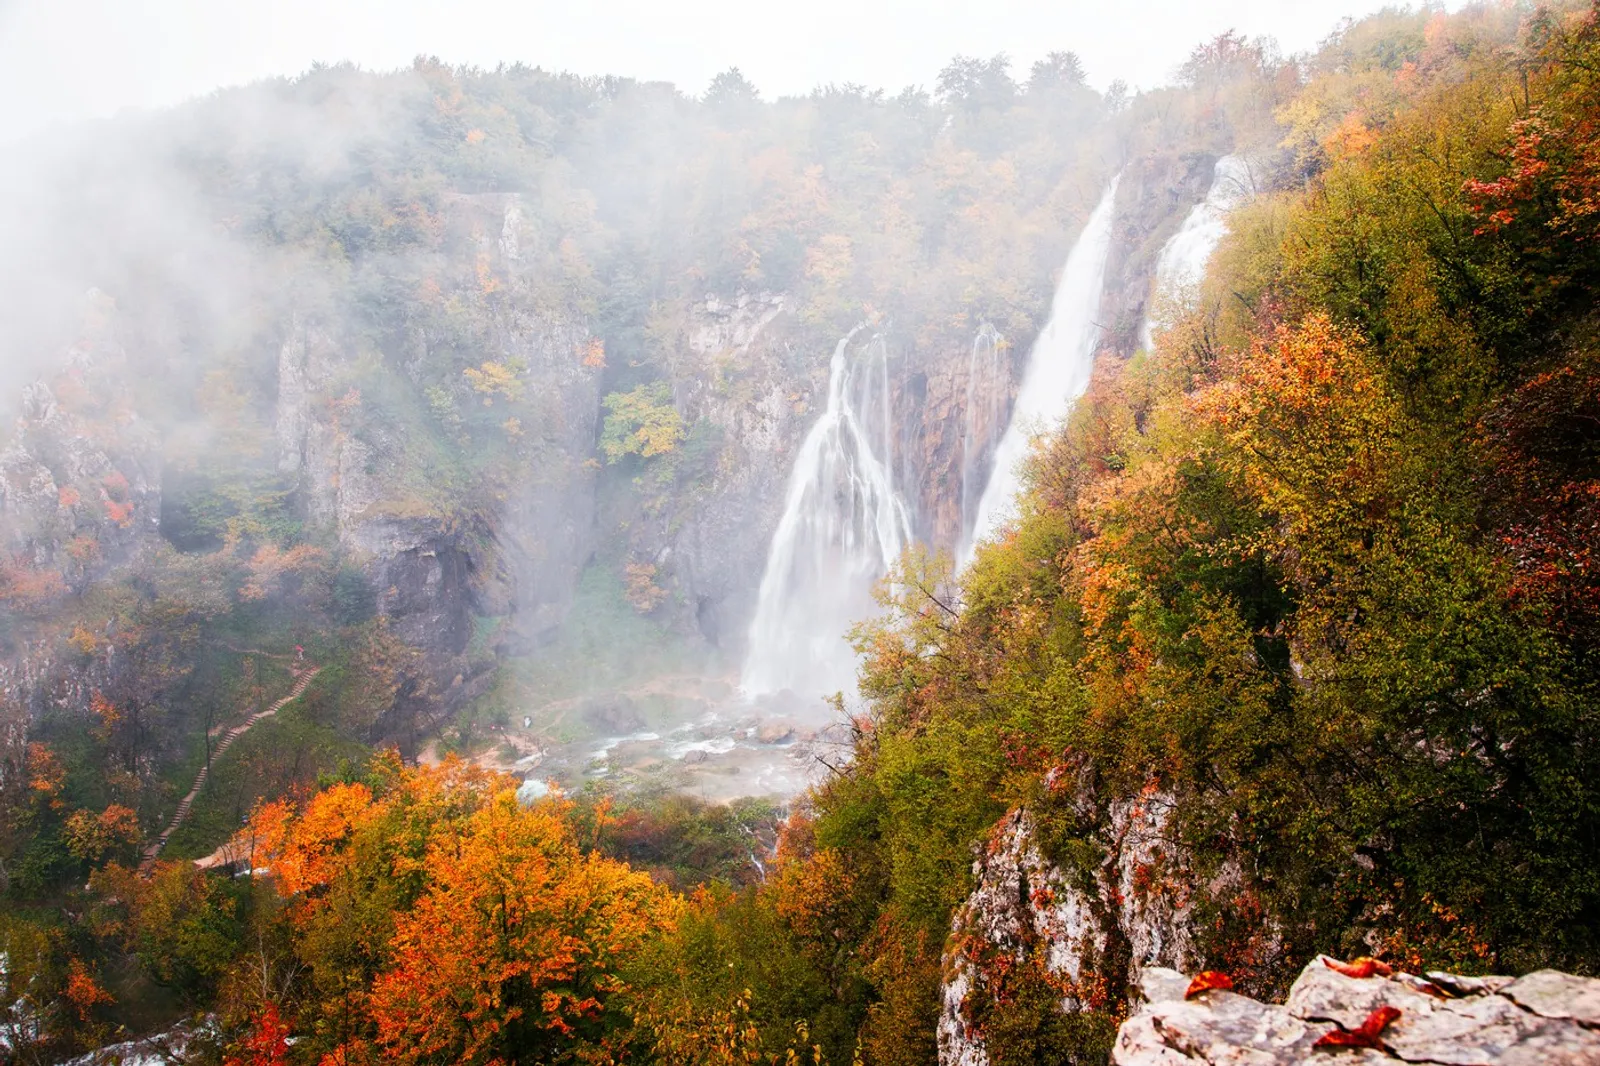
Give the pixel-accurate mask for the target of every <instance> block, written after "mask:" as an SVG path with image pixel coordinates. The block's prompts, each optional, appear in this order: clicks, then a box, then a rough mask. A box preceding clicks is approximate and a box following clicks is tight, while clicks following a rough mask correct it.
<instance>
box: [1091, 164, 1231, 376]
mask: <svg viewBox="0 0 1600 1066" xmlns="http://www.w3.org/2000/svg"><path fill="white" fill-rule="evenodd" d="M1216 161H1217V160H1216V157H1215V156H1213V155H1210V154H1207V153H1200V152H1195V153H1185V154H1184V155H1181V156H1179V155H1170V154H1166V153H1160V152H1153V153H1150V154H1149V155H1146V156H1143V157H1141V158H1139V159H1136V160H1133V161H1132V162H1130V163H1129V164H1128V165H1127V167H1126V168H1125V169H1124V170H1123V172H1122V181H1121V183H1120V184H1119V185H1118V186H1117V212H1116V216H1115V220H1114V222H1113V223H1112V225H1113V234H1114V236H1113V238H1112V243H1111V255H1110V257H1109V259H1108V261H1107V263H1106V288H1105V296H1104V298H1103V299H1102V300H1101V305H1100V321H1101V322H1103V323H1104V324H1105V335H1104V338H1103V340H1102V342H1101V343H1102V352H1105V353H1111V354H1115V355H1120V356H1124V357H1126V356H1129V355H1132V354H1133V352H1134V349H1135V348H1136V347H1137V346H1138V338H1139V330H1140V327H1141V325H1142V324H1143V323H1144V319H1145V316H1146V315H1147V314H1148V312H1149V306H1148V305H1149V301H1150V297H1151V295H1152V293H1151V284H1152V280H1153V279H1154V277H1155V271H1156V261H1157V260H1158V259H1159V258H1160V256H1161V248H1162V246H1163V245H1164V244H1165V243H1166V242H1167V240H1168V238H1170V237H1171V236H1172V235H1173V234H1174V233H1176V232H1177V230H1178V227H1179V226H1181V225H1182V224H1183V219H1184V216H1185V215H1187V214H1188V213H1189V210H1190V208H1192V207H1193V206H1194V205H1195V204H1198V203H1199V202H1200V201H1201V200H1203V199H1205V196H1206V190H1207V189H1208V188H1209V187H1210V185H1211V173H1212V169H1213V168H1214V166H1215V165H1216Z"/></svg>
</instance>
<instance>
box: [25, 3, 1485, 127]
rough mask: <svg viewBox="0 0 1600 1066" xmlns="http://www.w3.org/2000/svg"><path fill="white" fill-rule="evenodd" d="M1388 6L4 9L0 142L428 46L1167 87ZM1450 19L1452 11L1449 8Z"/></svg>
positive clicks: (377, 65) (582, 60)
mask: <svg viewBox="0 0 1600 1066" xmlns="http://www.w3.org/2000/svg"><path fill="white" fill-rule="evenodd" d="M1380 6H1383V4H1382V2H1381V0H983V2H976V3H951V2H948V0H790V2H787V3H782V4H776V3H772V2H770V0H768V2H761V0H677V2H673V0H588V2H584V0H564V2H550V0H448V2H447V0H433V2H429V0H0V143H3V142H5V141H11V140H14V139H15V138H16V137H18V136H20V135H24V134H28V133H32V132H36V131H38V130H40V129H43V128H45V127H48V126H49V125H50V124H52V123H54V122H57V121H61V120H63V119H76V118H84V117H97V116H106V115H111V114H115V113H116V112H117V111H119V110H121V109H123V108H128V107H133V108H147V107H154V106H162V105H167V104H173V103H177V102H179V101H181V100H184V99H187V98H189V97H193V96H197V95H202V94H204V93H206V92H209V91H210V90H212V89H215V88H218V87H220V86H226V85H237V84H241V83H244V82H249V81H254V80H257V79H260V78H264V77H270V76H273V75H278V74H294V73H298V72H300V71H302V70H304V69H305V68H306V67H308V66H309V65H310V64H311V63H313V62H315V61H323V62H336V61H339V60H351V61H354V62H355V63H358V64H360V65H361V66H363V67H367V68H370V69H390V68H393V67H399V66H406V65H409V63H410V62H411V59H412V57H413V56H415V55H417V54H419V53H426V54H431V55H437V56H439V57H440V58H441V59H444V60H446V61H448V62H452V63H473V64H477V65H479V66H486V67H492V66H494V65H495V64H497V63H500V62H508V63H509V62H515V61H518V60H520V61H522V62H524V63H527V64H529V65H538V66H542V67H545V68H546V69H551V70H570V71H574V72H576V73H580V74H623V75H629V76H632V77H636V78H641V79H652V80H665V81H671V82H674V83H676V84H677V85H678V86H679V87H680V88H682V89H684V90H685V91H688V92H699V91H701V90H702V89H704V87H705V85H706V83H707V82H708V81H709V80H710V79H711V77H712V76H713V75H714V74H716V73H717V72H718V71H720V70H725V69H727V68H728V67H730V66H738V67H739V68H740V69H741V70H742V71H743V72H744V73H745V75H746V76H747V77H749V78H750V80H751V81H753V82H754V83H755V84H756V86H757V87H758V88H759V89H760V90H761V91H762V93H763V95H765V96H767V97H768V98H769V99H770V98H773V97H776V96H780V95H789V94H795V93H804V92H807V91H809V90H810V89H811V88H813V87H814V86H816V85H819V84H822V83H826V82H830V81H831V82H847V81H849V82H859V83H861V84H864V85H867V86H869V87H872V88H884V89H888V90H891V91H895V90H898V89H900V88H902V87H904V86H906V85H922V86H925V87H929V88H931V87H932V84H933V81H934V78H935V76H936V75H937V73H938V71H939V68H940V67H942V66H943V65H944V63H945V62H947V61H948V60H949V58H950V57H951V56H953V55H956V54H964V55H976V56H989V55H993V54H994V53H996V52H1006V53H1008V54H1010V55H1011V57H1012V59H1013V60H1014V61H1015V63H1016V67H1015V70H1016V72H1017V73H1018V74H1025V73H1026V71H1027V68H1028V66H1029V64H1031V63H1032V62H1033V61H1034V60H1035V59H1037V58H1039V57H1040V56H1042V55H1043V54H1044V53H1045V52H1048V51H1052V50H1057V49H1071V50H1073V51H1075V52H1077V53H1078V54H1079V55H1080V56H1081V57H1082V59H1083V62H1084V65H1085V67H1086V68H1087V70H1088V72H1089V77H1090V80H1091V81H1092V82H1093V83H1094V84H1096V85H1097V86H1100V87H1104V86H1105V85H1106V84H1108V83H1109V82H1111V81H1112V80H1113V79H1115V78H1122V79H1124V80H1126V81H1127V82H1129V83H1130V84H1131V85H1134V86H1144V87H1150V86H1154V85H1158V84H1160V83H1162V82H1164V81H1165V80H1167V77H1168V76H1169V75H1170V73H1171V72H1172V70H1173V69H1174V68H1175V67H1176V66H1177V65H1178V64H1179V63H1180V62H1181V61H1182V60H1183V58H1184V56H1185V55H1187V54H1188V52H1189V50H1190V49H1191V48H1193V47H1194V45H1195V44H1197V43H1198V42H1200V41H1202V40H1205V39H1208V38H1210V37H1213V36H1215V35H1216V34H1218V33H1221V32H1223V31H1225V30H1228V29H1237V30H1239V31H1240V32H1242V33H1245V34H1247V35H1250V36H1256V35H1258V34H1268V35H1271V36H1273V37H1275V38H1277V40H1278V42H1279V43H1280V45H1281V46H1282V47H1283V49H1284V50H1285V51H1286V52H1294V51H1299V50H1301V49H1304V48H1308V47H1310V46H1312V45H1314V44H1315V43H1316V42H1317V41H1318V40H1320V39H1321V38H1323V37H1324V36H1326V35H1327V34H1328V32H1329V31H1330V30H1331V29H1332V28H1333V27H1334V26H1335V25H1336V24H1337V23H1338V21H1339V20H1340V19H1341V18H1343V17H1344V16H1347V15H1360V14H1364V13H1366V12H1368V11H1372V10H1375V9H1376V8H1378V7H1380ZM1450 6H1452V7H1454V6H1456V4H1455V3H1451V5H1450Z"/></svg>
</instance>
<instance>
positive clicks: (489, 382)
mask: <svg viewBox="0 0 1600 1066" xmlns="http://www.w3.org/2000/svg"><path fill="white" fill-rule="evenodd" d="M461 373H462V375H463V376H464V377H465V378H466V379H467V383H468V384H470V385H471V386H472V388H473V391H474V392H476V393H478V394H479V395H480V396H482V397H483V406H485V407H493V406H494V398H495V397H496V396H501V397H504V398H505V399H506V400H507V401H509V402H511V403H516V402H517V401H518V400H520V399H522V392H523V389H524V388H525V387H526V385H525V383H524V382H523V381H522V380H521V379H520V378H519V377H518V376H517V372H516V370H515V369H514V368H512V367H510V366H507V365H506V364H505V363H497V362H494V361H493V360H485V361H484V362H483V363H481V364H480V365H479V366H477V367H476V368H474V367H470V366H469V367H467V368H466V369H465V370H463V371H462V372H461Z"/></svg>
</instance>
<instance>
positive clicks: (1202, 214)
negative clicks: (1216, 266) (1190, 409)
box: [1139, 155, 1255, 351]
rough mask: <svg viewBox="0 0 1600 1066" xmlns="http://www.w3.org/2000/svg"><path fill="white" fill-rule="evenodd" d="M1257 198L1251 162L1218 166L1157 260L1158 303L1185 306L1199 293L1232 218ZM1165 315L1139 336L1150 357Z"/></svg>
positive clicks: (1230, 159)
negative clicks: (1203, 195)
mask: <svg viewBox="0 0 1600 1066" xmlns="http://www.w3.org/2000/svg"><path fill="white" fill-rule="evenodd" d="M1254 193H1255V182H1254V180H1253V179H1252V177H1251V175H1250V164H1249V163H1248V161H1246V160H1245V159H1244V158H1242V157H1240V156H1236V155H1225V156H1223V157H1222V158H1221V159H1219V160H1217V166H1216V169H1215V170H1214V171H1213V172H1212V177H1211V188H1210V190H1209V191H1207V192H1206V198H1205V199H1204V200H1202V201H1201V202H1200V203H1198V204H1196V205H1195V206H1194V209H1193V210H1191V211H1190V212H1189V214H1188V215H1187V216H1185V217H1184V220H1183V225H1181V226H1179V227H1178V232H1177V233H1174V234H1173V235H1172V238H1171V239H1170V240H1168V241H1167V243H1166V244H1164V245H1162V247H1161V255H1160V256H1159V257H1157V259H1156V280H1155V299H1156V301H1159V302H1169V301H1180V300H1183V299H1185V298H1186V297H1187V296H1188V295H1189V294H1190V293H1191V292H1193V290H1194V289H1196V288H1198V287H1199V285H1200V283H1201V282H1202V281H1204V280H1205V276H1206V264H1207V263H1209V262H1210V261H1211V253H1213V252H1215V251H1216V250H1217V245H1218V244H1220V243H1222V238H1223V237H1224V236H1225V235H1226V234H1227V232H1228V212H1230V211H1232V210H1233V209H1234V208H1235V207H1237V206H1239V204H1241V203H1243V202H1244V201H1245V200H1247V199H1248V198H1249V197H1250V196H1252V195H1253V194H1254ZM1161 313H1162V308H1161V307H1157V308H1155V310H1153V311H1152V312H1150V313H1147V314H1146V315H1145V319H1144V326H1143V328H1141V329H1140V330H1139V346H1140V347H1141V348H1144V349H1145V350H1146V351H1148V350H1149V349H1150V348H1151V347H1152V346H1153V344H1154V342H1155V331H1156V330H1157V329H1159V328H1160V327H1162V326H1164V325H1166V324H1167V323H1165V322H1163V321H1160V320H1159V319H1158V318H1157V316H1158V315H1160V314H1161Z"/></svg>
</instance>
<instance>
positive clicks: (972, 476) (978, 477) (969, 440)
mask: <svg viewBox="0 0 1600 1066" xmlns="http://www.w3.org/2000/svg"><path fill="white" fill-rule="evenodd" d="M1004 348H1005V339H1004V338H1003V337H1001V336H1000V333H999V331H997V330H996V329H995V328H994V327H993V326H991V325H990V324H989V323H987V322H985V323H983V325H981V326H979V327H978V332H977V334H976V335H974V336H973V338H972V352H971V354H969V355H968V356H967V404H966V407H965V409H964V411H963V416H964V419H963V425H962V432H961V533H962V535H963V536H965V535H966V531H967V530H969V529H971V528H972V526H973V523H974V522H976V521H977V518H978V503H979V501H980V500H981V499H982V495H981V493H980V491H979V490H980V489H981V488H982V487H983V483H984V479H985V478H986V476H987V475H988V473H989V465H990V460H991V458H992V457H993V455H994V446H995V444H996V443H997V442H996V439H995V429H996V428H997V427H998V426H999V425H1000V420H1001V419H1002V418H1004V417H1005V414H1006V384H1007V382H1006V378H1007V374H1006V372H1005V367H1004V366H1003V365H1002V356H1001V352H1002V351H1003V350H1004Z"/></svg>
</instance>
